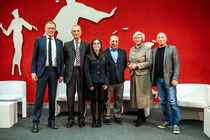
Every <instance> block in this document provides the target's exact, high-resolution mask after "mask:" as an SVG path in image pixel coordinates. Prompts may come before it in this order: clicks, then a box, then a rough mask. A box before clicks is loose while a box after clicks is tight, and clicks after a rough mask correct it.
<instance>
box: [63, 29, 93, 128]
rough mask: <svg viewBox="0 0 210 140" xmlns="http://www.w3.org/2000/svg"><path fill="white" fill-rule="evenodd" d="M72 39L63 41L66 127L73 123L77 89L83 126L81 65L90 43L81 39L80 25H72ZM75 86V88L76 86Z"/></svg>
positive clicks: (83, 107)
mask: <svg viewBox="0 0 210 140" xmlns="http://www.w3.org/2000/svg"><path fill="white" fill-rule="evenodd" d="M71 33H72V35H73V37H74V39H73V40H72V41H69V42H66V43H64V64H65V70H64V82H65V83H66V84H67V93H66V94H67V103H68V123H67V128H70V127H72V126H73V124H74V100H75V93H76V89H77V94H78V112H79V118H78V120H79V127H81V128H82V127H85V94H84V92H85V91H84V89H83V88H84V72H83V66H84V61H85V56H86V54H88V53H89V49H90V44H89V43H87V42H84V41H82V40H81V38H80V36H81V34H82V31H81V27H80V26H79V25H74V26H73V27H72V31H71ZM76 86H77V88H76Z"/></svg>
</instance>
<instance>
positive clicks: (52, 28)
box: [45, 23, 56, 37]
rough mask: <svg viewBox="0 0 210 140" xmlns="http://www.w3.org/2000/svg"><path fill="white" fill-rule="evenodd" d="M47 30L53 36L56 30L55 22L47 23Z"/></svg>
mask: <svg viewBox="0 0 210 140" xmlns="http://www.w3.org/2000/svg"><path fill="white" fill-rule="evenodd" d="M45 32H46V34H47V35H48V36H49V37H53V36H54V34H55V32H56V26H55V24H53V23H48V24H46V25H45Z"/></svg>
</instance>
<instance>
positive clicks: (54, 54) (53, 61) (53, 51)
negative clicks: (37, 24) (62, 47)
mask: <svg viewBox="0 0 210 140" xmlns="http://www.w3.org/2000/svg"><path fill="white" fill-rule="evenodd" d="M46 38H47V39H46V45H47V53H46V54H48V45H49V41H50V40H49V38H50V37H49V36H47V35H46ZM51 53H52V66H53V67H56V66H57V62H56V44H55V38H54V37H51ZM46 56H47V59H46V66H49V60H48V59H49V58H48V57H49V56H48V55H46Z"/></svg>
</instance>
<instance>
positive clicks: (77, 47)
mask: <svg viewBox="0 0 210 140" xmlns="http://www.w3.org/2000/svg"><path fill="white" fill-rule="evenodd" d="M78 44H79V42H76V66H80V52H79V46H78Z"/></svg>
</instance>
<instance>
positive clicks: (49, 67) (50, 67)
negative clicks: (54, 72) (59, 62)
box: [45, 66, 57, 70]
mask: <svg viewBox="0 0 210 140" xmlns="http://www.w3.org/2000/svg"><path fill="white" fill-rule="evenodd" d="M45 68H46V69H48V70H51V69H56V68H57V67H53V66H46V67H45Z"/></svg>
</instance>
